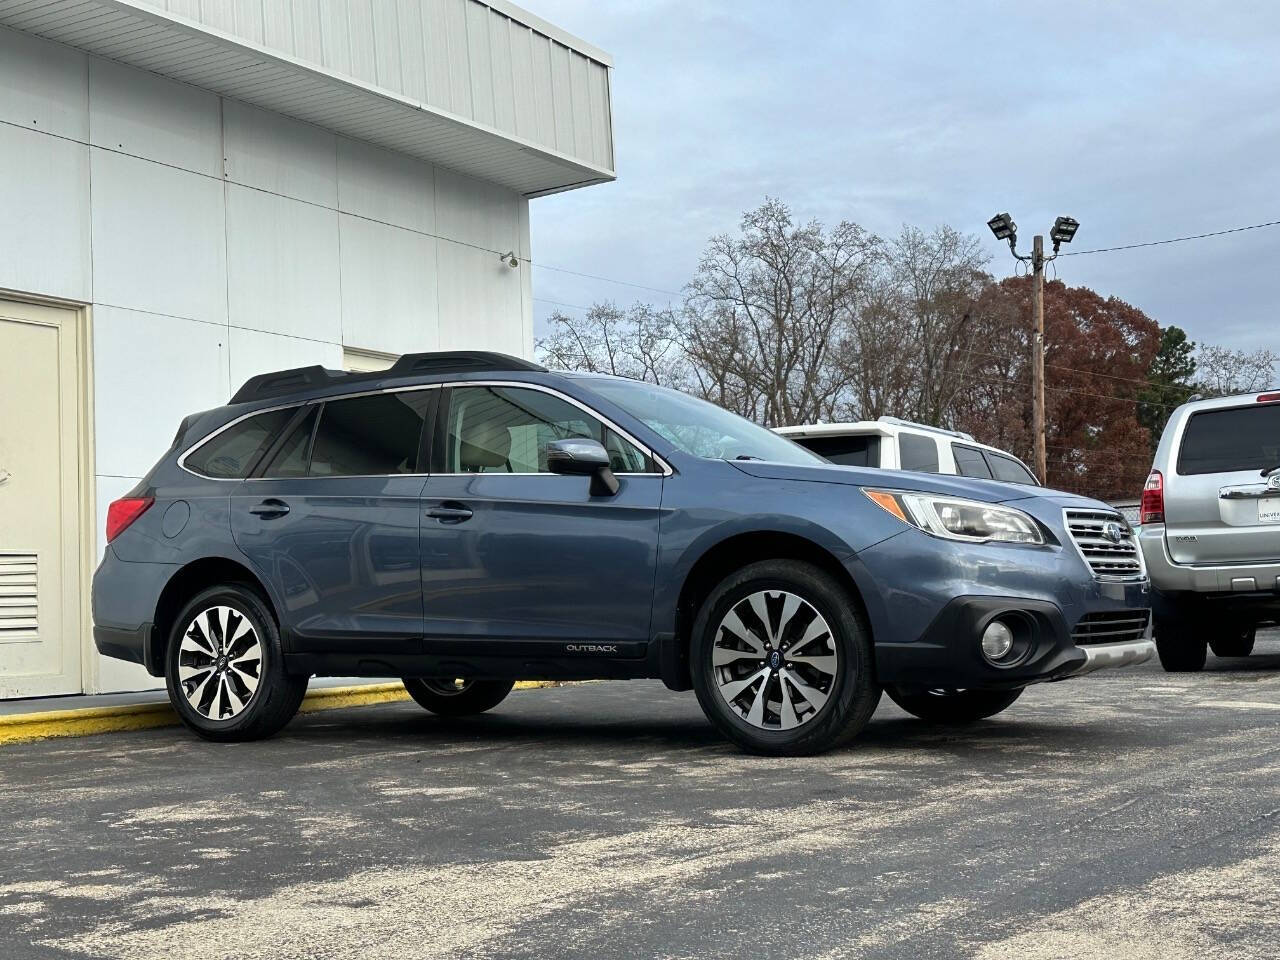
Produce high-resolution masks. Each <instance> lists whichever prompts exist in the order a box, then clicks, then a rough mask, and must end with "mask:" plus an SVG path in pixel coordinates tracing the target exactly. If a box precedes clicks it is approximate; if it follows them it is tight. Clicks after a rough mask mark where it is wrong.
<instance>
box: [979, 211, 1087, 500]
mask: <svg viewBox="0 0 1280 960" xmlns="http://www.w3.org/2000/svg"><path fill="white" fill-rule="evenodd" d="M987 226H988V227H990V228H991V232H992V233H993V234H994V235H995V238H996V239H997V240H1008V241H1009V252H1010V253H1012V254H1013V256H1014V258H1015V259H1017V260H1021V261H1023V262H1024V263H1027V262H1029V263H1030V264H1031V276H1032V282H1031V325H1032V336H1031V384H1032V386H1031V419H1032V420H1033V421H1034V423H1033V424H1032V437H1033V438H1034V441H1035V468H1036V473H1037V474H1038V475H1039V477H1040V480H1041V482H1044V481H1045V480H1047V477H1046V476H1045V474H1046V472H1047V467H1048V463H1047V458H1046V454H1045V448H1046V444H1045V428H1044V265H1045V264H1046V263H1048V262H1049V261H1050V260H1054V259H1056V258H1057V256H1058V247H1059V246H1061V245H1062V244H1064V243H1070V242H1071V239H1072V238H1073V237H1074V236H1075V235H1076V231H1077V230H1079V229H1080V224H1079V222H1078V221H1076V220H1074V219H1072V218H1071V217H1058V219H1057V220H1055V221H1054V222H1053V229H1052V230H1050V231H1049V239H1050V240H1052V241H1053V253H1051V254H1050V255H1049V256H1047V257H1046V256H1045V253H1044V237H1042V236H1037V237H1035V242H1034V243H1032V245H1031V255H1030V256H1025V255H1023V254H1021V253H1019V252H1018V225H1017V224H1016V223H1014V222H1013V218H1012V217H1011V216H1009V214H1007V213H998V214H996V215H995V216H994V217H992V218H991V219H990V220H988V221H987Z"/></svg>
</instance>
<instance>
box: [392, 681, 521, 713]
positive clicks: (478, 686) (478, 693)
mask: <svg viewBox="0 0 1280 960" xmlns="http://www.w3.org/2000/svg"><path fill="white" fill-rule="evenodd" d="M515 685H516V682H515V681H514V680H453V679H448V680H435V679H429V678H425V677H405V678H404V688H405V689H406V690H408V691H409V696H411V697H413V699H414V700H416V701H417V702H418V706H420V707H422V708H423V709H425V710H430V711H431V712H432V713H436V714H439V715H440V716H442V717H467V716H471V715H472V714H476V713H484V712H485V711H486V710H490V709H492V708H493V707H496V706H497V705H498V704H500V703H501V702H502V701H503V700H505V699H506V698H507V694H509V693H510V692H511V688H512V687H514V686H515Z"/></svg>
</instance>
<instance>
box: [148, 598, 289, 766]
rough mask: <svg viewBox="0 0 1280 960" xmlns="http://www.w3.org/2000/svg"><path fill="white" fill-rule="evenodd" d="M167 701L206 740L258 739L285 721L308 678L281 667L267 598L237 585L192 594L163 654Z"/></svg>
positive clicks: (276, 728) (276, 636)
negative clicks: (164, 654) (290, 672)
mask: <svg viewBox="0 0 1280 960" xmlns="http://www.w3.org/2000/svg"><path fill="white" fill-rule="evenodd" d="M165 682H166V685H167V687H168V689H169V700H170V702H171V703H172V704H173V706H174V709H176V710H177V711H178V716H179V717H181V718H182V722H183V723H185V724H186V725H187V726H188V727H190V728H191V729H192V730H194V731H195V732H196V733H198V734H199V735H200V736H202V737H204V738H205V739H206V740H222V741H232V740H259V739H262V738H264V737H269V736H271V735H273V734H274V733H276V732H278V731H279V730H280V729H281V728H282V727H283V726H284V725H285V724H286V723H288V722H289V721H290V720H291V719H292V718H293V715H294V714H295V713H297V712H298V707H299V706H300V705H301V703H302V698H303V696H304V695H305V694H306V692H307V677H298V676H290V675H289V674H287V673H286V672H285V669H284V657H283V655H282V653H281V650H280V631H279V630H277V629H276V621H275V617H274V616H272V613H271V609H270V607H268V606H267V601H266V600H265V599H264V598H263V597H262V596H261V595H260V594H259V593H258V592H257V591H256V590H253V589H251V588H249V587H247V586H245V585H243V584H238V583H228V584H223V585H221V586H217V587H211V588H210V589H208V590H204V591H202V592H201V593H199V594H197V595H196V596H195V597H193V598H192V600H191V601H190V602H189V603H188V604H187V605H186V607H184V608H183V610H182V613H180V614H179V615H178V618H177V619H176V620H175V621H174V625H173V631H172V633H171V634H170V636H169V646H168V649H167V651H166V656H165Z"/></svg>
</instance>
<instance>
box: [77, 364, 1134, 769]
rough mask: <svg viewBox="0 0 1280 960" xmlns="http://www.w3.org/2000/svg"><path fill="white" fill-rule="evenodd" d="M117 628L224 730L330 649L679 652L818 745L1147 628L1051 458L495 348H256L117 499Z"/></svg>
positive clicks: (669, 657) (496, 673)
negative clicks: (1030, 460) (281, 365)
mask: <svg viewBox="0 0 1280 960" xmlns="http://www.w3.org/2000/svg"><path fill="white" fill-rule="evenodd" d="M107 539H108V546H107V550H106V555H105V556H104V557H103V559H102V563H101V565H100V566H99V568H98V571H97V574H96V576H95V577H94V584H93V612H94V624H95V625H94V636H95V640H96V643H97V646H98V649H99V650H100V651H102V653H104V654H106V655H107V656H111V657H118V658H120V659H123V660H129V661H133V662H137V663H141V664H144V665H145V666H146V668H147V669H148V670H149V671H150V672H151V673H152V674H153V675H155V676H157V677H159V676H164V677H165V679H166V681H167V684H168V690H169V696H170V698H171V699H172V701H173V704H174V706H175V708H176V709H177V710H178V712H179V714H180V715H181V716H182V719H183V720H184V721H185V722H186V723H187V724H188V725H189V726H190V727H191V728H192V729H193V730H195V731H196V732H197V733H199V734H200V735H202V736H204V737H208V738H210V739H215V740H247V739H252V738H258V737H265V736H270V735H271V734H273V733H275V732H276V731H278V730H279V729H280V728H281V727H282V726H284V724H286V723H287V722H288V721H289V719H290V718H291V717H292V716H293V714H294V712H295V711H296V710H297V708H298V705H299V703H300V701H301V699H302V696H303V693H304V692H305V690H306V686H307V681H308V678H309V677H311V676H314V675H336V676H381V677H385V676H395V677H403V678H404V684H405V686H406V687H407V688H408V691H409V692H410V693H411V694H412V695H413V697H414V699H416V700H417V701H418V702H419V703H420V704H421V705H422V706H423V707H425V708H426V709H428V710H431V711H434V712H435V713H438V714H445V715H465V714H473V713H478V712H480V711H483V710H487V709H489V708H490V707H493V706H495V705H496V704H498V703H499V702H500V701H501V700H502V699H503V698H504V697H505V696H506V695H507V693H508V692H509V691H510V690H511V688H512V685H513V683H514V681H515V679H516V678H530V679H532V678H543V679H558V680H563V679H587V678H616V679H629V678H640V677H657V678H661V679H662V681H663V682H664V683H665V684H666V685H667V686H668V687H670V688H671V689H673V690H688V689H690V688H692V689H693V690H695V691H696V692H697V696H698V700H699V702H700V703H701V705H702V708H703V710H704V711H705V712H706V714H707V716H708V717H709V718H710V720H711V721H712V723H714V724H715V725H716V726H717V727H718V728H719V729H720V730H721V731H722V732H723V733H724V735H725V736H726V737H728V738H729V739H731V740H733V741H734V742H736V743H737V744H739V745H741V746H742V747H745V748H747V749H749V750H753V751H757V752H761V753H769V754H802V753H813V752H816V751H820V750H825V749H828V748H830V747H833V746H835V745H837V744H840V743H843V742H845V741H847V740H849V739H850V738H852V737H854V736H855V735H856V734H857V733H858V731H859V730H861V729H862V727H863V725H864V724H866V722H867V720H868V718H869V717H870V716H871V713H872V711H873V710H874V709H875V707H876V703H877V702H878V700H879V698H880V692H881V690H882V689H883V690H886V691H887V692H888V694H889V696H890V697H891V698H892V699H893V701H894V702H895V703H897V704H898V705H899V706H901V707H902V708H903V709H905V710H907V711H909V712H910V713H912V714H914V715H916V716H918V717H921V718H924V719H926V720H932V721H939V722H963V721H972V720H976V719H981V718H983V717H989V716H991V715H993V714H996V713H998V712H1000V711H1001V710H1004V709H1005V708H1006V707H1008V706H1009V705H1010V704H1011V703H1013V702H1014V701H1015V700H1016V699H1017V698H1018V696H1019V695H1020V694H1021V693H1022V691H1023V689H1024V688H1025V687H1027V686H1028V685H1030V684H1034V683H1040V682H1043V681H1051V680H1062V679H1065V678H1068V677H1074V676H1079V675H1081V674H1085V673H1088V672H1090V671H1093V670H1096V669H1098V668H1100V667H1109V666H1120V665H1124V664H1129V663H1138V662H1141V661H1143V660H1146V659H1147V658H1149V657H1150V656H1151V655H1152V654H1153V652H1154V646H1153V644H1152V643H1151V639H1150V626H1149V623H1150V617H1149V612H1148V605H1149V599H1150V597H1149V589H1148V583H1147V579H1146V573H1145V570H1144V568H1143V565H1142V557H1141V554H1140V553H1139V551H1138V550H1137V548H1136V545H1135V542H1134V537H1133V533H1132V531H1131V530H1130V529H1129V527H1128V525H1127V524H1126V523H1125V522H1124V520H1123V519H1122V518H1121V517H1120V516H1119V515H1118V514H1116V513H1115V511H1113V510H1112V509H1111V508H1109V507H1107V506H1105V505H1104V504H1101V503H1098V502H1096V501H1092V500H1086V499H1082V498H1080V497H1076V496H1071V495H1068V494H1064V493H1059V492H1054V491H1051V490H1045V489H1042V488H1039V487H1032V486H1018V485H1010V484H1004V483H996V482H990V481H981V480H964V479H960V478H954V477H942V476H935V475H928V474H918V473H904V472H895V471H882V470H874V469H860V468H856V467H840V466H835V465H833V464H830V463H827V462H825V461H823V460H822V459H820V458H819V457H817V456H816V455H814V454H812V453H810V452H808V451H807V450H805V449H803V448H802V447H800V446H797V445H796V444H795V443H792V442H791V441H790V440H787V439H784V438H783V437H780V436H778V435H776V434H774V433H771V432H770V431H768V430H766V429H764V428H763V427H759V426H757V425H756V424H753V423H751V422H749V421H747V420H744V419H742V418H741V417H738V416H735V415H733V414H730V413H727V412H725V411H724V410H722V409H720V408H719V407H716V406H714V405H712V404H710V403H705V402H703V401H701V400H696V399H693V398H691V397H689V396H686V395H684V394H682V393H678V392H676V391H672V390H667V389H663V388H659V387H654V386H651V385H649V384H644V383H638V382H635V381H632V380H626V379H621V378H616V377H603V376H593V375H585V374H568V373H550V372H548V371H546V370H545V369H543V368H541V367H539V366H536V365H534V364H532V363H528V362H525V361H522V360H517V359H515V358H512V357H506V356H502V355H499V354H491V353H425V354H414V355H408V356H405V357H403V358H402V359H400V360H399V361H398V362H397V363H396V364H395V366H393V367H392V368H391V369H390V370H387V371H383V372H378V373H366V374H345V373H339V372H335V371H330V370H325V369H323V368H321V367H304V368H300V369H296V370H286V371H283V372H279V373H271V374H264V375H262V376H258V377H254V378H253V379H251V380H249V381H248V382H247V383H246V384H245V385H244V386H243V387H241V388H240V390H239V391H238V392H237V393H236V394H235V396H234V397H232V398H231V402H230V403H229V404H228V405H227V406H224V407H219V408H218V409H216V410H210V411H207V412H205V413H198V414H194V415H192V416H189V417H187V418H186V419H185V420H183V422H182V425H181V426H180V427H179V429H178V433H177V436H176V437H175V438H174V441H173V446H172V448H171V449H170V450H169V451H168V452H167V453H166V454H165V455H164V456H163V457H162V458H161V459H160V462H159V463H158V464H157V465H156V466H155V468H154V469H152V470H151V472H150V473H149V474H148V475H147V477H146V478H144V479H143V480H142V481H141V482H140V483H139V484H138V486H137V487H136V488H135V489H134V490H133V491H131V492H130V493H129V494H128V495H127V496H126V497H124V498H122V499H121V500H118V501H116V502H115V503H113V504H112V505H111V507H110V510H109V511H108V518H107Z"/></svg>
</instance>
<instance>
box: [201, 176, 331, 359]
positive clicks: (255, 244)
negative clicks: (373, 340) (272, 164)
mask: <svg viewBox="0 0 1280 960" xmlns="http://www.w3.org/2000/svg"><path fill="white" fill-rule="evenodd" d="M226 243H227V279H228V288H229V291H230V293H229V298H230V303H229V313H228V317H229V320H230V323H231V325H232V326H233V327H245V328H248V329H251V330H265V331H268V332H270V333H280V334H288V335H290V336H295V337H308V338H310V339H313V340H325V341H328V342H330V343H341V342H342V323H341V306H340V287H339V280H338V213H337V211H336V210H329V209H326V208H324V207H319V206H316V205H315V204H311V203H303V202H301V201H299V200H293V199H290V198H288V197H282V196H279V195H277V194H273V193H267V192H265V191H262V190H252V189H249V188H247V187H240V186H236V185H234V184H229V185H228V186H227V237H226Z"/></svg>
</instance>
